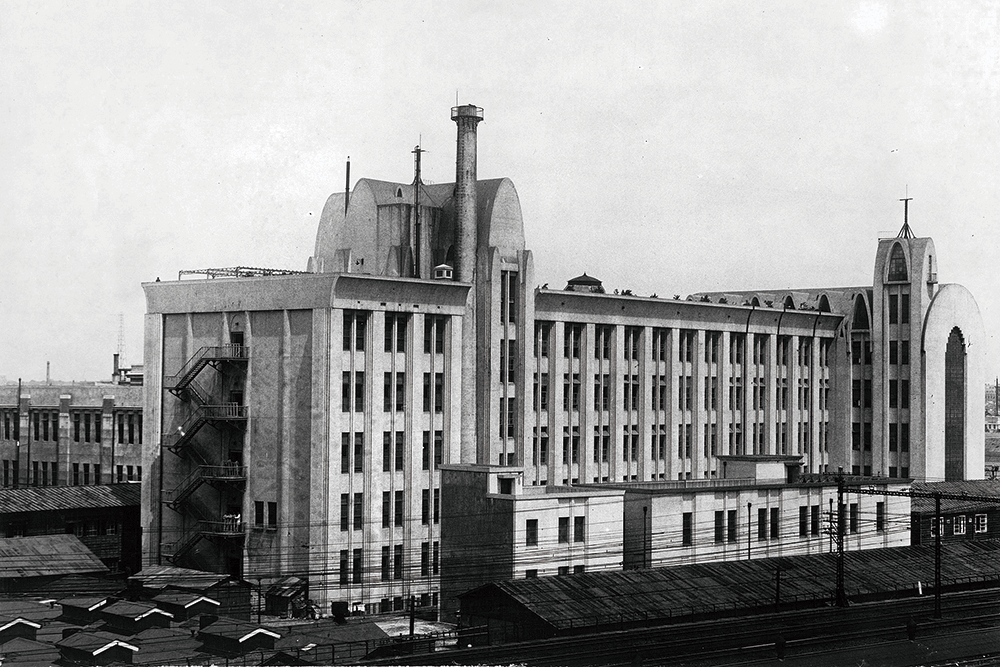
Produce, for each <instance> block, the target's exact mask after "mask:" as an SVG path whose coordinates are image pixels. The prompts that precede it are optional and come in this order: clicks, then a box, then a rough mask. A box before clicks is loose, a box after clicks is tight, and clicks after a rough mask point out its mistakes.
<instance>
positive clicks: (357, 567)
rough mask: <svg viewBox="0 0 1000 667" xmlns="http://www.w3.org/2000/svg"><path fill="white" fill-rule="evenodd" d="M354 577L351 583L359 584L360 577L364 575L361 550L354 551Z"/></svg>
mask: <svg viewBox="0 0 1000 667" xmlns="http://www.w3.org/2000/svg"><path fill="white" fill-rule="evenodd" d="M353 571H354V577H353V579H352V581H353V582H354V583H356V584H360V583H361V575H362V574H364V557H363V556H362V551H361V549H355V550H354V567H353Z"/></svg>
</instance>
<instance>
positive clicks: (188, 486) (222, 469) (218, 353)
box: [162, 345, 250, 562]
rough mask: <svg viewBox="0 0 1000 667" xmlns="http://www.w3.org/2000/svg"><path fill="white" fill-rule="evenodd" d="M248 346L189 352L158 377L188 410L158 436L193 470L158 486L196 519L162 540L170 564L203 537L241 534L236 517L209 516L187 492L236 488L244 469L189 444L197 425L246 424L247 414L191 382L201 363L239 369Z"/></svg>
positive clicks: (167, 498)
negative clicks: (178, 422)
mask: <svg viewBox="0 0 1000 667" xmlns="http://www.w3.org/2000/svg"><path fill="white" fill-rule="evenodd" d="M249 356H250V348H249V347H247V346H245V345H221V346H207V347H203V348H201V349H200V350H198V352H197V353H195V355H194V356H192V357H191V358H190V359H189V360H188V361H187V362H186V363H185V364H184V366H183V367H182V368H181V370H180V371H179V372H178V373H177V374H176V375H172V376H167V377H165V378H164V388H165V389H166V390H167V391H169V392H170V393H172V394H174V395H175V396H177V397H178V398H179V399H180V400H182V401H184V402H186V403H190V404H191V405H192V407H193V410H192V412H191V414H190V415H189V417H188V418H187V420H185V422H184V423H183V424H182V425H181V426H179V427H178V428H177V431H176V433H173V434H171V435H169V436H167V437H165V438H164V440H165V442H164V444H165V445H166V447H167V449H169V450H170V451H171V452H173V453H174V454H176V455H177V456H179V457H181V458H187V459H189V460H190V461H192V462H193V463H194V464H195V467H194V469H193V470H192V471H191V472H190V473H189V474H188V475H187V477H185V478H184V479H183V480H182V481H181V482H180V484H178V485H177V486H176V487H175V488H173V489H169V490H164V492H163V501H164V503H165V504H166V505H167V506H168V507H169V508H171V509H172V510H174V511H176V512H178V513H184V514H187V515H189V516H193V517H194V518H195V519H196V520H197V521H196V522H195V524H194V526H192V527H191V528H190V529H189V530H187V531H186V532H185V533H184V534H183V535H181V536H180V537H179V538H178V539H177V540H175V541H172V542H164V543H163V544H162V553H163V555H164V556H165V557H166V558H167V559H168V560H170V561H171V562H178V561H179V560H180V559H181V558H182V557H183V556H184V555H185V554H186V553H187V552H189V551H190V550H191V549H192V548H193V547H194V546H195V545H196V544H197V543H198V542H199V541H200V540H201V539H202V538H203V537H207V538H216V539H218V538H222V539H232V538H240V539H242V538H243V522H242V521H239V519H238V517H234V516H228V515H227V516H224V517H223V520H222V521H218V520H212V519H210V518H209V516H207V515H206V512H205V511H204V510H203V509H202V508H201V507H200V506H199V505H198V504H197V503H194V502H191V501H192V500H193V498H192V497H193V494H194V492H195V491H197V490H198V489H199V488H200V487H201V486H202V485H203V484H209V485H211V486H213V487H215V488H217V489H221V488H223V487H224V486H226V485H238V487H239V488H240V489H241V490H242V488H243V487H244V485H245V483H246V468H245V467H244V466H242V465H240V464H238V463H235V462H227V463H224V464H223V465H217V464H213V463H211V462H210V461H208V459H206V457H205V456H204V455H203V454H202V453H201V451H199V449H198V448H197V447H196V446H195V445H196V444H197V440H196V436H197V434H198V432H199V431H200V430H201V428H202V427H203V426H205V425H206V424H211V425H212V426H213V427H215V428H229V427H233V428H240V429H243V428H245V427H246V422H247V419H248V418H249V410H248V409H247V406H245V405H240V404H238V403H235V402H227V403H224V402H218V401H215V402H212V401H211V398H210V396H211V394H210V393H209V392H207V391H205V390H204V388H202V387H201V386H200V385H199V384H198V383H197V382H196V381H195V380H196V378H197V377H198V375H199V374H200V373H201V371H202V370H204V369H205V368H206V367H207V366H212V367H213V368H215V369H216V370H217V371H219V372H220V373H222V372H223V366H224V364H228V363H233V362H235V365H236V366H237V368H239V370H240V371H241V372H244V373H245V369H244V368H243V364H240V363H239V362H243V363H244V364H245V362H246V361H247V360H248V359H249Z"/></svg>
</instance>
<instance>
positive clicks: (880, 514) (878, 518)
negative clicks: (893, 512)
mask: <svg viewBox="0 0 1000 667" xmlns="http://www.w3.org/2000/svg"><path fill="white" fill-rule="evenodd" d="M875 530H876V531H877V532H879V533H881V532H884V531H885V503H884V502H882V501H879V502H877V503H875Z"/></svg>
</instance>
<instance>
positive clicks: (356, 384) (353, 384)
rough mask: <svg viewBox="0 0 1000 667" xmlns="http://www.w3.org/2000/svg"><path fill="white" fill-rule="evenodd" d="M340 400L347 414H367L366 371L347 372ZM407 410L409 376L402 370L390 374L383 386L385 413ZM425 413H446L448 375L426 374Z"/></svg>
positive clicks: (386, 374)
mask: <svg viewBox="0 0 1000 667" xmlns="http://www.w3.org/2000/svg"><path fill="white" fill-rule="evenodd" d="M432 385H433V386H432ZM340 401H341V405H340V407H341V410H342V411H343V412H364V409H365V372H364V371H344V373H343V378H342V381H341V393H340ZM405 409H406V373H404V372H402V371H397V372H386V373H385V375H384V377H383V385H382V410H383V411H384V412H403V411H404V410H405ZM423 410H424V412H443V411H444V373H424V384H423Z"/></svg>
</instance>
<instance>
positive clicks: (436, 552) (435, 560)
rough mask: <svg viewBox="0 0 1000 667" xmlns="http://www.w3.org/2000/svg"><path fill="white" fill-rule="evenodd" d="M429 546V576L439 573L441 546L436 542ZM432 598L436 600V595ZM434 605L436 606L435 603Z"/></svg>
mask: <svg viewBox="0 0 1000 667" xmlns="http://www.w3.org/2000/svg"><path fill="white" fill-rule="evenodd" d="M431 546H432V547H433V548H432V552H431V574H438V573H439V572H440V565H439V563H440V562H441V545H440V543H438V542H434V544H432V545H431ZM434 597H435V599H436V598H437V593H435V594H434ZM434 604H437V602H435V603H434Z"/></svg>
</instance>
